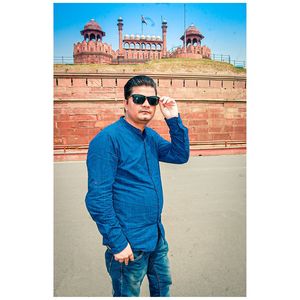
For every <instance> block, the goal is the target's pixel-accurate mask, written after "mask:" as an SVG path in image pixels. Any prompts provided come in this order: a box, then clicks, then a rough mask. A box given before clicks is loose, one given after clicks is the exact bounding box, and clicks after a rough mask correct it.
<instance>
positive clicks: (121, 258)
mask: <svg viewBox="0 0 300 300" xmlns="http://www.w3.org/2000/svg"><path fill="white" fill-rule="evenodd" d="M114 256H115V260H117V261H118V262H119V263H123V262H125V265H126V266H127V265H128V262H129V260H131V261H134V256H133V252H132V250H131V247H130V245H129V243H128V245H127V247H126V248H125V249H124V250H122V251H121V252H120V253H117V254H115V255H114Z"/></svg>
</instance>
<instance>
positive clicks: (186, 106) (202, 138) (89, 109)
mask: <svg viewBox="0 0 300 300" xmlns="http://www.w3.org/2000/svg"><path fill="white" fill-rule="evenodd" d="M134 75H136V74H123V73H118V74H117V73H102V74H99V73H54V136H55V139H54V147H55V154H56V159H57V160H60V159H61V160H66V159H85V155H86V151H87V147H88V143H89V142H90V140H91V139H92V138H93V137H94V136H95V135H96V134H97V133H98V132H99V131H101V130H102V129H103V128H104V127H105V126H107V125H109V124H111V123H113V122H115V121H117V120H118V119H119V118H120V117H121V116H122V115H123V107H124V105H123V99H124V85H125V83H126V82H127V81H128V80H129V79H130V78H131V77H132V76H134ZM146 75H149V76H151V77H152V78H154V80H155V81H156V84H157V90H158V95H168V96H170V97H173V98H175V99H176V101H177V103H178V106H179V111H180V114H181V117H182V120H183V122H184V124H185V125H186V126H187V127H188V129H189V137H190V141H191V153H192V155H199V154H201V155H206V154H218V153H245V147H246V77H245V76H213V75H197V74H192V75H187V74H146ZM149 126H150V127H152V128H154V129H155V130H156V131H157V132H158V133H159V134H160V135H161V136H163V137H164V138H166V139H169V129H168V127H167V126H166V124H165V121H164V118H163V116H162V114H161V113H160V111H159V109H157V112H156V115H155V117H154V118H153V120H152V121H151V122H150V123H149Z"/></svg>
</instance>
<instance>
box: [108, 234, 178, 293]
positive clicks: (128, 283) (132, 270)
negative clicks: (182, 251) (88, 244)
mask: <svg viewBox="0 0 300 300" xmlns="http://www.w3.org/2000/svg"><path fill="white" fill-rule="evenodd" d="M168 250H169V247H168V243H167V241H166V240H165V239H164V238H163V237H162V236H161V235H160V236H159V238H158V242H157V245H156V248H155V250H154V251H152V252H143V251H133V254H134V261H129V263H128V265H127V266H126V265H125V263H119V262H118V261H116V260H115V259H114V255H113V253H112V252H111V250H110V249H107V250H106V252H105V261H106V268H107V271H108V273H109V275H110V277H111V279H112V286H113V296H114V297H138V296H139V295H140V288H141V284H142V281H143V279H144V277H145V275H146V274H147V277H148V281H149V290H150V296H151V297H169V296H170V291H169V286H170V285H171V284H172V280H171V274H170V266H169V259H168V256H167V254H168Z"/></svg>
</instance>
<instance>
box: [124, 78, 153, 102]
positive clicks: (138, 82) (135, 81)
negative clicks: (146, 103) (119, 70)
mask: <svg viewBox="0 0 300 300" xmlns="http://www.w3.org/2000/svg"><path fill="white" fill-rule="evenodd" d="M135 86H151V87H153V88H154V90H155V96H156V95H157V89H156V83H155V81H154V80H153V79H152V78H151V77H149V76H146V75H138V76H134V77H132V78H131V79H129V80H128V81H127V83H126V84H125V86H124V97H125V99H126V100H128V99H129V97H130V96H131V93H132V88H133V87H135Z"/></svg>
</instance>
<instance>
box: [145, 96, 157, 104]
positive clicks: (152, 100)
mask: <svg viewBox="0 0 300 300" xmlns="http://www.w3.org/2000/svg"><path fill="white" fill-rule="evenodd" d="M147 100H148V102H149V104H150V105H157V104H158V101H159V97H157V96H150V97H147Z"/></svg>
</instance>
